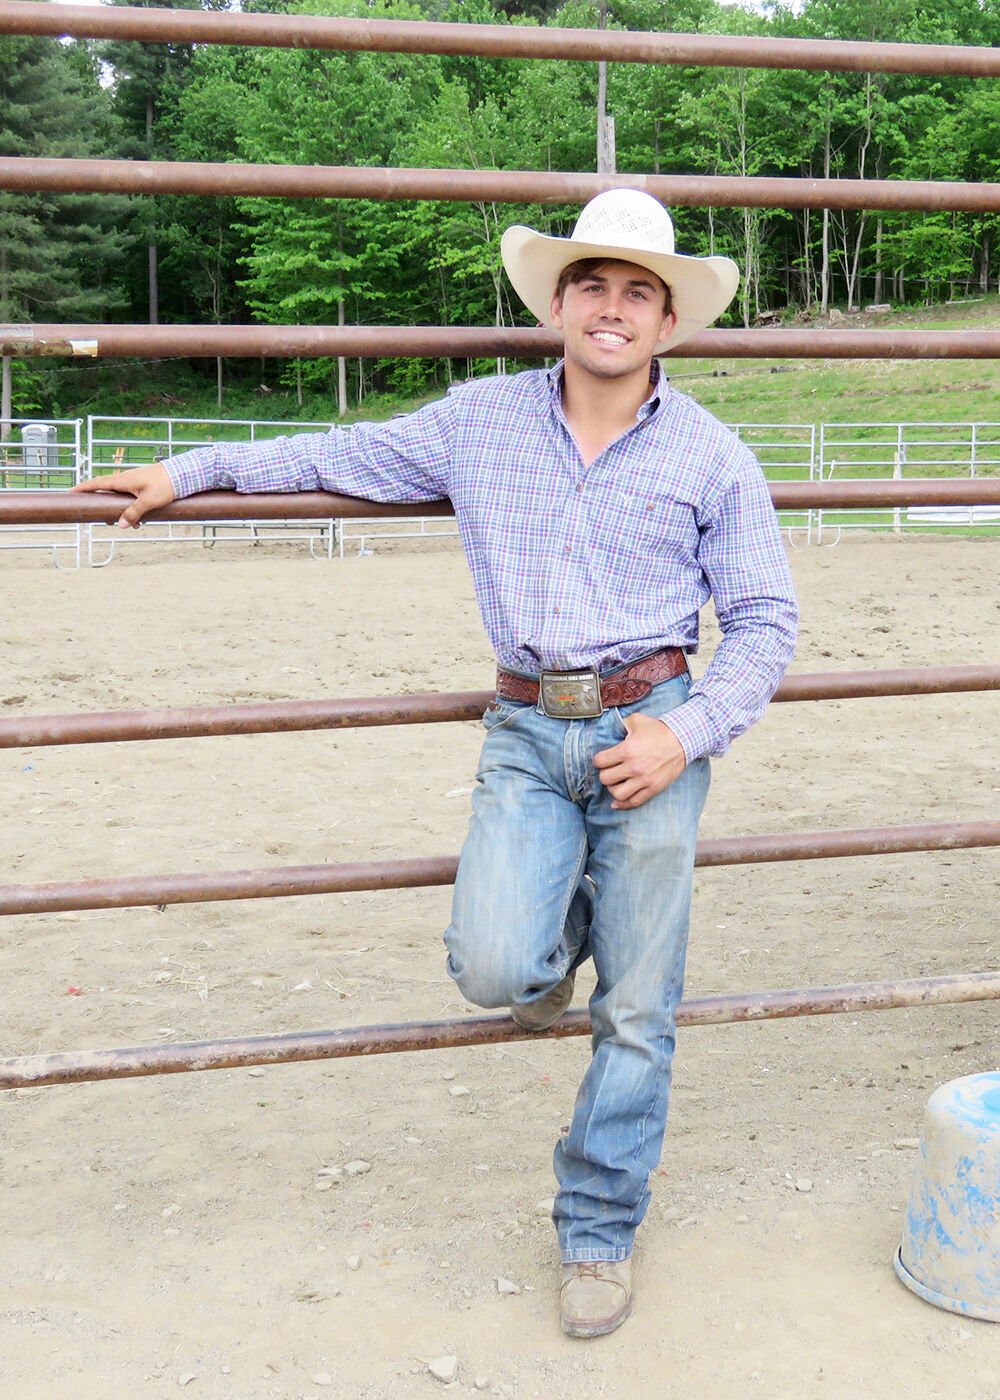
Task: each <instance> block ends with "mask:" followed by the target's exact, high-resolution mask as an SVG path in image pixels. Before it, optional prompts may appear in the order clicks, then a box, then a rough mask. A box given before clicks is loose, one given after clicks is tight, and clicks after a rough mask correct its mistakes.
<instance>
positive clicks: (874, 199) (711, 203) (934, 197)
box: [0, 156, 1000, 212]
mask: <svg viewBox="0 0 1000 1400" xmlns="http://www.w3.org/2000/svg"><path fill="white" fill-rule="evenodd" d="M0 189H4V190H67V191H74V192H83V191H93V192H97V193H101V192H110V193H115V194H191V195H212V194H217V195H257V196H286V197H293V198H302V199H331V198H332V199H435V200H489V201H491V202H495V203H511V204H518V203H530V204H577V203H584V202H586V201H587V200H589V199H592V198H593V196H594V195H596V194H600V193H601V191H602V190H612V189H634V190H646V191H647V192H648V193H649V194H651V195H655V197H656V198H657V199H659V200H662V202H663V203H664V204H670V205H675V206H678V205H680V206H685V205H693V206H697V207H699V208H708V207H736V208H760V209H948V210H972V211H976V212H989V211H995V210H997V209H1000V184H986V183H984V184H970V183H965V182H961V181H957V180H956V181H947V180H811V179H779V178H775V177H766V176H747V177H743V176H731V175H591V174H586V173H583V172H577V173H566V174H562V173H558V172H554V171H541V170H441V169H398V168H397V169H393V168H388V169H384V168H379V167H377V166H353V165H244V164H239V163H238V162H233V163H225V162H221V161H215V162H212V161H169V160H162V161H149V160H65V159H58V160H57V159H45V160H42V159H39V158H37V157H35V156H0Z"/></svg>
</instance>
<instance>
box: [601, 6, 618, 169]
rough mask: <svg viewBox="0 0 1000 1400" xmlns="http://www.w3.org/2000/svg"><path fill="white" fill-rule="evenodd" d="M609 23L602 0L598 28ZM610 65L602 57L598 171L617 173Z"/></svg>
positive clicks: (606, 10) (606, 9)
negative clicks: (609, 78)
mask: <svg viewBox="0 0 1000 1400" xmlns="http://www.w3.org/2000/svg"><path fill="white" fill-rule="evenodd" d="M607 24H608V0H601V8H600V16H599V20H598V28H599V29H606V28H607ZM607 105H608V65H607V63H606V62H605V61H604V59H601V61H600V62H599V63H598V65H597V173H598V175H614V174H615V119H614V117H609V116H608V111H607Z"/></svg>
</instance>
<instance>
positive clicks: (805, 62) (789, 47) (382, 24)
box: [0, 0, 1000, 77]
mask: <svg viewBox="0 0 1000 1400" xmlns="http://www.w3.org/2000/svg"><path fill="white" fill-rule="evenodd" d="M0 34H50V35H55V36H58V37H63V36H67V37H72V38H76V39H135V40H139V41H140V42H142V43H172V44H246V45H250V46H255V47H273V48H286V49H289V48H290V49H335V50H340V51H342V52H350V51H358V50H360V51H362V52H365V53H371V52H386V53H437V54H471V55H474V56H477V57H483V58H559V59H573V60H577V61H581V62H596V61H597V60H599V59H608V60H609V61H613V62H617V63H657V64H683V65H685V66H692V65H694V66H699V67H711V68H803V69H815V70H819V71H824V72H831V73H849V72H850V73H863V72H870V73H928V74H935V75H939V74H943V73H958V74H964V75H966V76H968V77H998V76H1000V51H998V50H997V49H987V48H973V47H965V46H961V45H957V44H893V43H856V42H854V41H853V40H850V39H848V40H840V39H771V38H758V37H754V36H752V35H747V34H734V35H729V34H647V33H630V32H628V31H627V30H610V29H609V30H594V29H541V28H534V27H528V26H522V25H504V24H444V23H435V22H433V21H429V20H364V19H328V18H325V17H319V16H310V15H301V14H285V13H281V14H239V13H236V12H234V11H228V12H218V11H206V10H166V9H155V8H154V9H137V8H131V7H118V6H110V5H109V6H104V5H60V4H35V3H31V0H2V3H0Z"/></svg>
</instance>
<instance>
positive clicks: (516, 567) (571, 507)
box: [165, 364, 798, 761]
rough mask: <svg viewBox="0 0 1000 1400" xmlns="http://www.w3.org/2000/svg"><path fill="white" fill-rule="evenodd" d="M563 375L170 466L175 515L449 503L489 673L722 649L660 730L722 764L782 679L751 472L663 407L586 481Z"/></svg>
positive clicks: (712, 436) (663, 400)
mask: <svg viewBox="0 0 1000 1400" xmlns="http://www.w3.org/2000/svg"><path fill="white" fill-rule="evenodd" d="M561 383H562V366H561V364H560V365H557V366H556V367H555V368H554V369H552V370H548V371H546V370H529V371H527V372H525V373H523V374H517V375H509V376H503V377H498V378H493V379H482V380H475V381H473V382H471V383H469V384H466V385H463V386H462V387H460V388H456V389H454V390H453V391H452V392H451V393H449V394H448V396H447V397H446V398H444V399H441V400H439V401H438V402H436V403H432V404H428V405H427V406H426V407H425V408H422V409H420V410H419V411H418V412H416V413H411V414H407V415H406V416H404V417H400V418H394V419H392V420H391V421H389V422H386V423H359V424H356V425H355V426H354V427H351V428H346V429H344V428H333V429H331V430H330V431H329V432H327V433H302V434H299V435H297V436H295V437H291V438H284V437H279V438H276V439H274V440H273V441H269V442H260V443H254V444H252V445H239V444H233V443H219V444H216V445H215V446H211V447H202V448H196V449H195V450H194V451H191V452H184V453H181V454H180V455H178V456H175V457H172V458H170V459H168V460H167V462H166V464H165V465H166V467H167V470H168V472H169V474H170V477H171V480H172V481H173V484H174V488H175V491H176V493H177V495H178V496H188V495H191V494H193V493H194V492H197V491H208V490H214V489H220V490H236V491H243V492H254V491H340V492H344V493H346V494H348V495H351V496H361V497H365V498H367V499H369V500H373V501H433V500H438V499H440V498H441V497H444V496H450V498H451V500H452V503H453V505H454V507H455V515H456V518H457V521H458V526H459V529H460V531H461V535H462V541H463V543H464V545H465V552H466V555H467V557H468V560H469V564H470V566H471V568H472V575H473V580H474V583H475V589H476V596H477V598H478V601H479V606H480V609H481V611H482V615H483V622H484V623H485V626H486V631H487V633H488V634H489V638H490V642H491V643H492V645H493V649H494V651H495V653H496V656H497V660H498V661H499V663H500V664H501V665H502V666H504V667H505V668H507V669H509V670H513V671H519V672H522V673H525V674H528V675H536V674H537V673H538V671H539V670H542V669H546V670H571V669H574V668H577V667H590V666H593V667H595V668H596V669H597V670H598V671H600V672H602V673H605V672H608V671H611V670H614V669H615V668H616V667H619V666H623V665H625V664H626V663H628V662H629V661H634V660H636V659H637V658H638V657H640V656H644V655H646V654H647V653H649V652H651V651H655V650H657V649H659V648H660V647H664V646H677V647H683V648H685V649H686V650H687V651H689V652H695V651H697V649H698V610H699V608H701V607H702V605H703V604H704V603H705V602H707V600H708V598H709V596H711V597H712V598H713V600H714V604H715V609H716V613H717V615H718V618H719V623H720V626H721V629H722V633H723V638H722V641H721V643H720V645H719V647H718V649H717V651H716V654H715V656H714V658H713V660H712V662H711V664H710V665H709V667H708V668H707V670H706V671H705V674H704V675H703V676H702V677H701V678H700V679H699V680H698V681H697V682H696V683H695V684H694V685H693V686H692V689H691V693H690V697H689V699H688V701H687V702H686V703H685V704H684V705H682V706H681V707H679V708H678V709H675V710H673V711H671V713H670V716H669V720H668V721H667V722H668V723H669V725H670V728H671V729H672V730H674V732H675V733H676V734H677V736H678V738H679V739H680V741H681V743H682V745H683V747H684V750H685V753H686V754H687V757H688V760H689V761H690V760H692V759H694V758H697V757H700V756H701V755H703V754H720V753H722V752H724V750H725V749H726V748H727V747H728V745H729V742H730V740H731V739H732V738H734V737H735V736H736V735H737V734H740V733H742V732H743V730H745V729H747V728H749V726H750V725H751V724H753V722H754V721H755V720H757V719H759V717H760V715H761V714H762V713H763V710H764V708H765V706H766V705H767V702H768V700H769V699H770V698H771V696H772V695H773V693H774V690H775V688H776V686H777V684H778V682H779V680H780V679H781V676H782V674H783V672H784V670H785V667H786V666H787V665H788V662H789V661H790V660H791V656H792V651H793V649H794V644H795V633H796V623H797V615H798V614H797V608H796V604H795V596H794V593H793V590H792V585H791V579H790V577H789V572H788V565H787V562H786V559H785V553H784V549H783V548H782V544H781V536H780V533H779V530H778V522H777V518H776V516H775V514H774V510H773V508H772V506H771V501H770V497H769V495H768V491H767V485H766V483H765V480H764V476H763V473H762V472H761V470H760V467H759V466H758V464H757V461H756V459H755V458H754V456H753V454H752V453H751V452H750V451H749V450H748V449H747V448H746V447H745V446H744V445H743V444H742V443H740V442H739V440H738V439H737V438H736V437H734V436H733V434H732V433H731V432H729V430H728V429H726V428H725V427H723V425H722V424H721V423H719V422H718V421H717V420H716V419H715V418H713V417H712V415H711V414H710V413H707V412H706V411H705V410H704V409H702V408H700V407H699V406H698V405H697V404H695V403H694V402H693V401H692V400H691V399H689V398H687V397H686V396H685V395H683V394H679V393H678V392H677V391H676V390H674V389H671V388H669V387H668V385H667V382H666V378H665V376H664V375H663V372H662V370H659V369H658V367H655V368H654V374H653V384H652V393H651V396H650V398H649V399H647V401H646V402H645V403H644V404H643V405H642V407H641V408H640V410H639V413H638V414H637V417H636V422H635V424H634V426H633V427H631V428H629V429H628V431H627V432H625V433H623V434H622V436H621V437H619V438H618V439H617V440H616V441H615V442H613V443H612V444H611V445H610V446H609V447H607V448H606V449H605V450H604V451H603V452H602V453H601V454H600V456H599V457H598V458H597V459H596V460H595V461H594V462H592V463H591V465H590V466H589V467H584V465H583V462H582V460H581V457H580V453H579V451H578V449H577V446H576V443H575V441H574V439H573V436H572V434H571V432H570V430H569V427H568V425H567V422H566V419H565V416H564V414H563V409H562V401H561Z"/></svg>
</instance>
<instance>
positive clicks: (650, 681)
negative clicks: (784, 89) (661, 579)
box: [497, 647, 688, 719]
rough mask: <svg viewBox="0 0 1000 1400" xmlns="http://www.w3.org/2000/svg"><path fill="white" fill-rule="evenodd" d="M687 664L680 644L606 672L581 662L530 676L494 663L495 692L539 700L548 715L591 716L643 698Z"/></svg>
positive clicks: (503, 697)
mask: <svg viewBox="0 0 1000 1400" xmlns="http://www.w3.org/2000/svg"><path fill="white" fill-rule="evenodd" d="M687 668H688V664H687V653H686V652H684V651H682V650H681V649H680V647H664V648H663V649H662V651H654V652H653V653H652V654H651V655H650V656H643V657H640V658H639V660H638V661H633V662H631V663H630V664H629V665H628V666H621V667H619V669H618V670H617V671H612V672H611V673H610V674H609V675H607V676H601V675H598V673H597V671H595V670H593V669H588V668H583V669H581V670H578V671H543V672H542V673H541V675H540V676H539V677H538V679H537V680H535V679H533V678H532V677H531V676H519V675H518V674H517V673H516V672H515V671H504V670H502V669H499V668H498V670H497V696H498V698H499V699H501V700H517V701H523V702H525V703H527V704H531V705H535V704H538V703H539V700H541V707H542V710H543V712H544V713H545V714H547V715H549V716H551V717H552V718H553V719H596V718H597V716H598V715H601V714H603V712H604V711H605V710H607V709H609V708H610V707H611V706H613V705H632V704H634V703H635V702H636V701H637V700H644V699H645V697H646V696H647V695H648V694H649V692H650V691H651V690H652V688H653V686H654V685H659V684H660V682H661V681H668V680H671V679H672V678H673V677H674V676H680V675H683V674H684V672H685V671H686V670H687Z"/></svg>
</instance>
